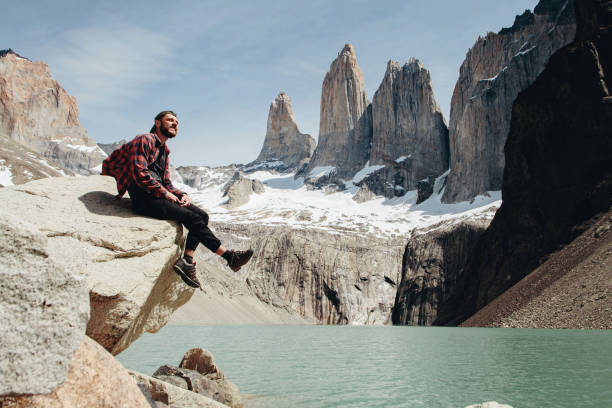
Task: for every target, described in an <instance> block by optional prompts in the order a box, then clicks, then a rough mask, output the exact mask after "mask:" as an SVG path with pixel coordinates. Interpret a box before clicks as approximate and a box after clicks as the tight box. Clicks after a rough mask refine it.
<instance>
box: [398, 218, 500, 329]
mask: <svg viewBox="0 0 612 408" xmlns="http://www.w3.org/2000/svg"><path fill="white" fill-rule="evenodd" d="M489 222H490V221H489V220H487V219H474V220H470V221H464V222H461V223H459V224H455V225H452V224H451V225H442V226H440V227H439V228H436V229H434V230H432V231H431V232H428V233H424V234H420V235H416V236H415V237H413V238H411V239H410V241H408V244H407V245H406V249H405V251H404V257H403V261H402V279H401V281H400V284H399V286H398V289H397V295H396V298H395V305H394V307H393V324H407V325H419V326H431V324H432V323H433V322H434V321H435V320H436V317H437V311H438V307H440V305H442V304H444V302H446V300H447V299H448V297H449V295H450V293H451V290H452V289H453V288H454V287H455V286H456V285H457V284H458V282H460V281H461V280H462V279H463V278H464V275H463V274H462V271H463V268H464V266H465V263H466V261H467V259H468V257H469V254H470V253H471V252H472V250H473V249H474V246H475V245H476V242H477V240H478V238H479V237H480V236H481V235H482V234H483V233H484V231H485V230H486V228H487V227H488V226H489Z"/></svg>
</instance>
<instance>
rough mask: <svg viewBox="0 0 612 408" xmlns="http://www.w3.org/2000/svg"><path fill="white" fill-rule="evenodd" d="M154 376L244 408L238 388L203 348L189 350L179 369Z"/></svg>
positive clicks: (169, 368)
mask: <svg viewBox="0 0 612 408" xmlns="http://www.w3.org/2000/svg"><path fill="white" fill-rule="evenodd" d="M153 377H154V378H157V379H159V380H162V381H165V382H168V383H171V384H173V385H176V386H177V387H181V388H184V389H186V390H189V391H192V392H195V393H197V394H200V395H204V396H206V397H208V398H212V399H214V400H215V401H218V402H220V403H222V404H224V405H227V406H229V407H232V408H242V407H243V404H242V398H241V397H240V393H239V392H238V387H236V385H234V384H233V383H232V382H230V381H228V380H227V378H225V375H224V374H223V372H221V370H220V369H219V367H217V365H216V364H215V361H214V359H213V356H212V354H210V353H209V352H208V351H206V350H203V349H201V348H196V349H191V350H188V351H187V353H186V354H185V356H184V357H183V359H182V360H181V364H180V365H179V367H173V366H169V365H165V366H162V367H160V368H158V369H157V371H155V373H154V374H153Z"/></svg>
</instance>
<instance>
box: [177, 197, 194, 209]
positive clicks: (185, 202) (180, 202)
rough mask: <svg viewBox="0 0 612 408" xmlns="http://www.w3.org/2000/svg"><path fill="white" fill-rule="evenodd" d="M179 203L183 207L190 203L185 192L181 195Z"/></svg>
mask: <svg viewBox="0 0 612 408" xmlns="http://www.w3.org/2000/svg"><path fill="white" fill-rule="evenodd" d="M179 204H180V205H182V206H183V207H187V206H188V205H189V204H191V198H190V197H189V196H188V195H187V194H183V195H182V196H181V200H180V201H179Z"/></svg>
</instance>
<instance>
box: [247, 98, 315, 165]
mask: <svg viewBox="0 0 612 408" xmlns="http://www.w3.org/2000/svg"><path fill="white" fill-rule="evenodd" d="M314 148H315V141H314V139H313V138H312V137H311V136H310V135H308V134H304V133H300V131H299V129H298V125H297V122H296V120H295V116H294V115H293V108H292V106H291V98H289V95H287V94H286V93H285V92H280V93H279V94H278V96H277V97H276V99H274V101H272V103H271V104H270V112H269V114H268V127H267V131H266V138H265V140H264V144H263V147H262V148H261V152H260V153H259V156H257V159H256V160H255V161H254V162H252V163H249V164H247V165H246V167H245V169H244V170H245V171H252V170H262V169H275V170H278V171H294V170H297V169H299V168H300V167H301V166H303V165H304V164H305V163H307V162H308V160H310V156H312V152H313V151H314Z"/></svg>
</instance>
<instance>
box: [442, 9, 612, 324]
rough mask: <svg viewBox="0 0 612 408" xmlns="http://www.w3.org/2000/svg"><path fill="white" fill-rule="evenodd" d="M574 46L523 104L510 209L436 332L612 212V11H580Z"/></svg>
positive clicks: (509, 147)
mask: <svg viewBox="0 0 612 408" xmlns="http://www.w3.org/2000/svg"><path fill="white" fill-rule="evenodd" d="M575 7H576V16H577V31H576V41H574V42H573V43H571V44H570V45H568V46H565V47H563V48H562V49H560V50H559V51H557V52H556V53H555V54H554V55H553V56H552V57H551V58H550V61H549V63H548V66H547V67H546V69H545V70H544V71H543V72H542V74H541V75H540V76H539V77H538V78H537V80H536V81H535V82H534V83H533V84H532V85H531V86H530V87H529V88H528V89H526V90H525V91H523V92H522V93H521V94H520V95H519V96H518V98H517V99H516V101H515V103H514V106H513V109H512V120H511V125H510V134H509V136H508V140H507V142H506V146H505V159H506V168H505V172H504V179H503V188H502V194H503V203H502V206H501V207H500V209H499V210H498V212H497V214H496V215H495V218H494V219H493V221H492V223H491V226H490V228H489V229H488V230H487V231H486V233H485V234H484V235H483V236H482V237H481V239H480V240H479V242H478V244H477V246H476V249H475V251H474V253H473V254H472V256H471V257H470V260H468V263H467V266H466V268H465V271H464V274H466V279H465V280H464V284H463V285H459V286H458V287H457V288H456V290H455V291H454V293H453V295H452V296H451V298H450V299H449V301H448V302H446V304H445V305H444V306H443V308H442V309H441V310H440V313H439V315H438V318H437V320H436V322H435V323H437V324H457V323H460V322H461V321H463V320H465V319H466V318H468V317H469V316H470V315H472V314H473V313H475V312H476V311H477V310H479V309H481V308H482V307H483V306H485V305H486V304H488V303H489V302H490V301H492V300H493V299H494V298H495V297H497V296H498V295H500V294H501V293H502V292H503V291H505V290H506V289H508V288H509V287H510V286H512V285H514V284H515V283H516V282H518V281H519V280H520V279H521V278H523V277H524V276H526V275H527V274H528V273H529V272H531V271H532V270H534V269H535V268H536V267H537V266H538V265H539V264H540V263H542V262H544V260H545V259H546V257H548V256H549V255H550V254H551V253H552V252H554V251H556V250H557V249H559V247H560V246H561V247H562V246H564V245H566V244H567V243H569V242H570V241H572V240H573V239H574V238H575V237H576V236H578V235H579V234H580V233H581V232H582V231H584V230H585V229H586V228H587V227H588V226H589V225H588V224H589V221H588V220H590V219H591V218H592V217H593V216H595V215H596V214H598V213H600V212H604V211H607V210H608V209H609V208H610V207H611V206H612V166H611V165H610V163H612V138H611V137H610V129H611V126H612V95H611V93H610V89H612V87H611V86H612V80H611V79H610V78H611V75H612V30H611V28H610V26H611V22H612V8H610V5H609V2H601V1H596V0H584V1H578V2H576V4H575Z"/></svg>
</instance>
